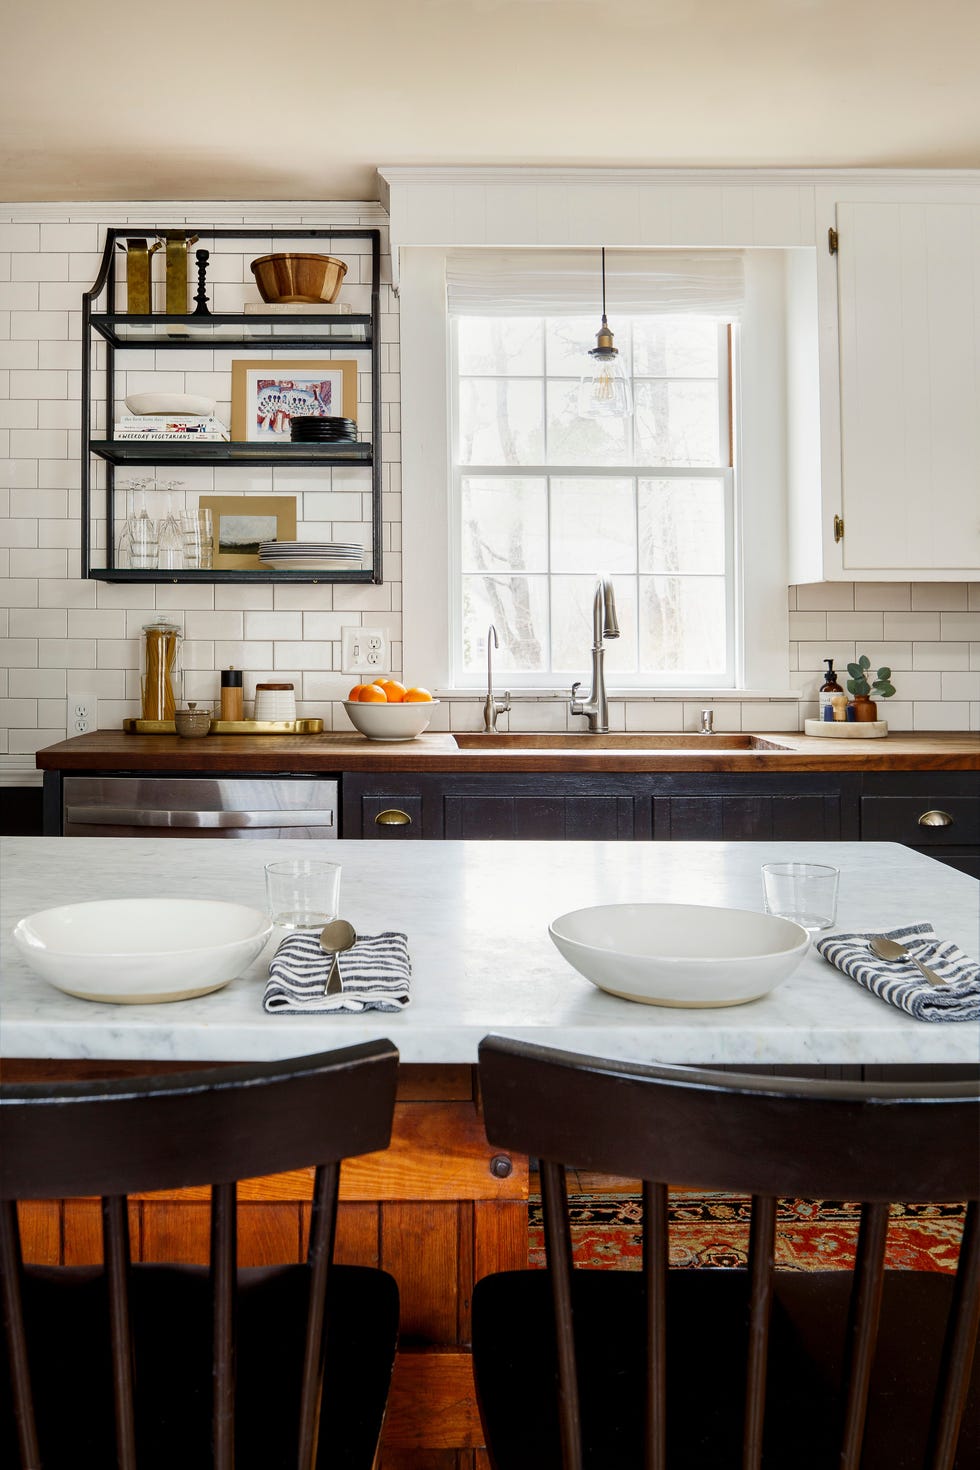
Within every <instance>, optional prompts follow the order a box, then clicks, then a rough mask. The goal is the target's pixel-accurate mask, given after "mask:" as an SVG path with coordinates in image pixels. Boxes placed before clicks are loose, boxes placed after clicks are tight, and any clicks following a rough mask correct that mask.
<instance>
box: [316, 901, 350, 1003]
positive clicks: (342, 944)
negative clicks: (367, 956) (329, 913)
mask: <svg viewBox="0 0 980 1470" xmlns="http://www.w3.org/2000/svg"><path fill="white" fill-rule="evenodd" d="M356 943H357V935H356V933H355V932H354V925H353V924H348V922H347V920H346V919H331V920H330V923H329V924H324V926H323V928H322V929H321V930H320V948H321V949H322V950H323V951H324V952H325V953H326V954H329V955H332V957H333V958H332V959H331V962H330V974H329V975H328V976H327V983H326V986H325V987H324V991H323V993H324V995H340V993H341V991H342V990H343V988H344V986H343V982H342V981H341V978H340V966H339V965H338V964H337V956H338V954H343V952H344V950H345V949H352V948H353V946H354V945H355V944H356Z"/></svg>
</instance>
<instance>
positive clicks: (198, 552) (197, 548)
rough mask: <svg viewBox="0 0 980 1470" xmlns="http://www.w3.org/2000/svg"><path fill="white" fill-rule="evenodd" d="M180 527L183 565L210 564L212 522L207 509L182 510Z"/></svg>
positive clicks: (197, 565)
mask: <svg viewBox="0 0 980 1470" xmlns="http://www.w3.org/2000/svg"><path fill="white" fill-rule="evenodd" d="M180 529H181V534H182V536H183V542H184V566H185V567H195V568H196V567H200V568H202V569H207V568H209V567H210V566H211V535H212V522H211V512H210V511H209V510H200V509H198V510H182V511H181V513H180Z"/></svg>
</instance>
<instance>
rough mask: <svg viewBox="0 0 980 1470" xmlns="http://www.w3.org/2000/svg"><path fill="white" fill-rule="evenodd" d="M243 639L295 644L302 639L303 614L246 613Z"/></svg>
mask: <svg viewBox="0 0 980 1470" xmlns="http://www.w3.org/2000/svg"><path fill="white" fill-rule="evenodd" d="M311 636H312V635H311ZM245 637H246V638H271V639H273V640H277V639H288V640H290V641H293V642H295V641H297V640H299V639H301V638H302V637H303V614H302V613H301V612H299V611H296V612H262V611H258V612H246V614H245Z"/></svg>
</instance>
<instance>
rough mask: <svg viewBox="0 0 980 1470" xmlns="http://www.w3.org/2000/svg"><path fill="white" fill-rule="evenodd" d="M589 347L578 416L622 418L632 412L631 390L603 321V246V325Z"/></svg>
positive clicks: (604, 317)
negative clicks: (588, 368) (588, 365)
mask: <svg viewBox="0 0 980 1470" xmlns="http://www.w3.org/2000/svg"><path fill="white" fill-rule="evenodd" d="M595 341H596V345H595V346H594V347H590V348H589V356H590V357H591V358H592V362H593V366H592V368H591V370H590V371H588V372H585V373H583V374H582V380H581V382H580V383H579V390H578V411H579V417H580V418H590V419H625V418H628V417H629V415H630V414H631V413H632V412H633V393H632V390H631V388H630V380H629V377H628V376H627V373H626V369H625V367H624V366H623V362H622V359H621V358H620V356H619V348H618V347H615V346H614V345H613V334H612V332H611V331H610V330H609V323H608V321H607V320H606V249H605V246H603V247H602V326H601V327H600V328H599V330H598V332H596V338H595Z"/></svg>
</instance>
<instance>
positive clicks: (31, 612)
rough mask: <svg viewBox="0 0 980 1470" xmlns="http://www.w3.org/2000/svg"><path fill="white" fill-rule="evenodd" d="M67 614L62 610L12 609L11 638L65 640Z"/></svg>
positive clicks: (53, 608) (55, 608)
mask: <svg viewBox="0 0 980 1470" xmlns="http://www.w3.org/2000/svg"><path fill="white" fill-rule="evenodd" d="M67 635H68V614H67V612H66V611H65V609H64V608H59V607H52V608H44V609H41V608H37V607H12V608H11V609H10V636H11V638H65V637H67Z"/></svg>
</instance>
